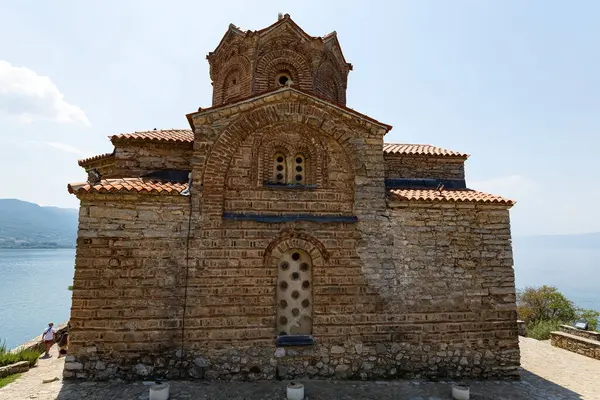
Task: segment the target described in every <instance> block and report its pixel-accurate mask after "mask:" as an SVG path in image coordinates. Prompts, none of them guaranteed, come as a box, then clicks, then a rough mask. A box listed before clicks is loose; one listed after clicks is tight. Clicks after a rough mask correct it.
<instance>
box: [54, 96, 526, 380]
mask: <svg viewBox="0 0 600 400" xmlns="http://www.w3.org/2000/svg"><path fill="white" fill-rule="evenodd" d="M192 118H193V123H194V125H195V142H194V153H193V157H192V159H191V160H192V161H191V162H192V168H193V175H192V177H193V185H192V196H191V197H184V196H167V195H163V196H160V195H144V196H126V195H117V194H109V195H102V196H100V195H93V196H82V197H81V200H82V207H81V213H80V230H79V239H78V249H77V258H76V265H77V267H76V272H75V282H74V291H73V308H72V317H71V322H72V324H73V329H72V333H71V335H72V348H73V351H70V356H69V358H68V359H67V363H66V364H65V376H66V377H78V378H90V379H107V378H110V377H122V378H128V379H129V378H152V377H159V376H166V377H170V378H174V377H192V378H206V379H232V380H236V379H243V380H254V379H272V378H275V377H278V378H286V379H287V378H297V377H333V376H335V377H338V378H353V379H381V378H397V377H407V378H419V377H428V378H441V377H451V378H461V377H481V378H487V377H501V378H512V377H516V376H517V375H518V373H517V368H518V365H519V348H518V337H517V325H516V307H515V291H514V274H513V269H512V253H511V245H510V225H509V216H508V210H506V209H500V208H494V207H491V206H487V207H485V206H475V205H456V204H441V203H428V204H420V203H410V204H406V203H404V204H390V206H391V207H392V209H389V208H386V203H385V185H384V178H385V170H384V162H383V161H384V159H383V153H382V148H383V134H384V133H385V130H384V129H383V128H381V127H378V126H374V125H372V124H370V123H368V122H365V121H364V120H360V119H358V118H355V117H354V116H349V115H347V114H344V113H343V112H342V111H340V110H338V109H335V108H331V107H325V106H323V105H316V103H315V102H314V101H313V100H311V99H310V98H307V97H306V96H303V95H301V94H298V93H295V92H293V91H291V90H288V91H284V92H281V93H277V94H274V95H272V96H269V97H265V98H261V99H259V100H257V101H255V102H249V103H244V104H241V105H235V106H231V107H229V108H221V109H219V110H217V111H216V112H207V113H206V114H202V113H200V114H197V115H194V116H192ZM300 127H301V128H302V130H303V133H302V132H300V131H299V130H298V129H299V128H300ZM284 131H285V132H288V133H290V132H292V133H293V132H297V133H298V134H299V135H300V134H306V135H308V136H309V138H310V140H315V143H318V142H319V140H320V139H323V138H326V139H327V140H332V141H335V142H336V143H337V144H335V146H333V144H332V147H331V148H332V149H334V150H335V152H334V154H330V157H329V156H328V157H329V160H330V161H332V162H331V163H330V164H322V165H335V163H336V162H337V161H335V159H336V158H337V160H344V159H345V160H347V161H346V164H347V169H348V171H347V175H346V177H345V178H344V176H343V175H340V178H342V179H335V181H336V184H339V182H343V185H346V188H347V189H349V191H351V193H352V195H353V201H352V203H351V207H348V208H346V209H338V210H335V213H342V212H343V214H344V215H345V216H348V215H350V216H352V215H353V216H356V217H357V220H358V221H357V222H331V220H329V221H323V220H322V222H314V221H311V222H309V221H307V220H294V219H289V220H284V221H283V222H279V223H273V222H259V221H260V220H232V219H228V218H224V214H223V213H224V212H228V211H231V212H234V211H235V212H237V213H247V214H252V213H256V212H257V210H258V212H259V213H261V214H262V215H263V216H264V215H273V214H275V213H281V211H282V210H281V209H277V205H273V207H270V206H268V204H269V201H273V202H276V201H277V199H264V198H263V199H262V200H260V201H263V202H265V206H264V207H256V206H255V204H247V203H244V196H245V194H244V193H243V191H241V190H240V188H243V187H251V188H254V189H256V188H257V185H259V184H260V182H261V180H260V179H258V177H259V175H253V174H255V173H256V174H258V173H259V171H260V169H258V167H257V168H254V167H251V166H250V165H251V164H245V163H247V162H252V161H253V159H254V157H256V156H257V154H258V153H257V152H256V151H255V150H248V148H249V147H248V146H247V145H248V141H249V140H250V139H249V138H252V137H257V136H260V134H261V133H262V134H264V133H269V132H270V133H271V134H272V136H277V135H275V133H277V132H284ZM283 137H287V136H282V138H283ZM286 140H287V139H286ZM288 141H289V140H288ZM321 143H323V142H321ZM315 147H318V145H317V144H315ZM240 149H244V150H241V151H240ZM252 149H254V147H252ZM309 150H310V149H309ZM311 154H312V153H311ZM342 155H343V157H342ZM320 165H321V164H320ZM338 172H339V171H338ZM336 173H337V172H336ZM314 179H315V182H317V189H318V185H319V181H318V174H317V175H315V176H314ZM332 180H334V179H333V178H332ZM320 184H321V185H326V180H322V181H321V183H320ZM340 189H342V188H340ZM274 190H277V189H274ZM279 190H285V189H279ZM302 190H305V191H309V190H312V189H310V188H306V189H302ZM236 191H237V193H236ZM286 193H289V192H286ZM236 195H237V197H236ZM302 195H306V194H305V193H302ZM281 196H284V195H281ZM285 196H288V197H287V198H286V200H287V201H288V202H289V204H290V211H294V212H298V211H299V210H303V209H304V208H303V207H304V206H305V204H302V201H303V199H302V198H301V197H300V196H298V198H297V199H296V201H294V198H293V197H294V196H295V195H294V194H290V195H285ZM305 200H306V199H304V201H305ZM318 201H320V199H319V198H317V199H313V200H312V202H313V203H315V204H317V203H318ZM235 202H239V203H235ZM190 204H191V208H190V209H191V212H192V214H191V216H190V215H188V214H187V212H188V207H190ZM308 211H309V212H312V213H313V214H315V215H318V214H319V212H315V210H314V209H310V208H309V209H308ZM317 211H318V210H317ZM188 217H189V218H190V220H191V221H192V223H191V231H190V234H191V236H190V238H189V241H188V240H187V221H188ZM186 243H189V248H186ZM296 249H297V250H301V251H302V252H303V254H307V255H308V256H309V257H310V259H311V269H310V271H309V272H307V273H306V274H307V276H308V275H310V276H311V278H310V280H309V282H308V283H309V286H308V287H310V289H311V293H312V308H311V309H312V335H313V337H314V339H315V344H313V345H311V346H307V347H289V346H287V347H285V348H281V347H280V348H278V347H277V346H276V344H275V339H276V337H277V335H278V333H279V331H278V329H277V326H278V323H279V322H278V321H279V318H277V315H278V307H283V306H282V305H281V303H279V302H278V299H277V287H278V280H277V279H278V271H279V269H280V268H282V266H281V264H280V263H279V260H281V259H282V256H283V255H285V254H289V253H290V252H293V251H294V250H296ZM188 252H189V253H188ZM186 253H188V256H189V258H188V261H189V262H186ZM186 283H187V285H186ZM184 304H186V305H187V307H186V312H185V315H183V314H182V310H183V306H184ZM184 317H185V319H184ZM182 335H183V349H182V348H181V345H182V343H181V342H180V340H181V338H182Z"/></svg>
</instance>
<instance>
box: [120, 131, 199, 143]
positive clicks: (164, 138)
mask: <svg viewBox="0 0 600 400" xmlns="http://www.w3.org/2000/svg"><path fill="white" fill-rule="evenodd" d="M109 138H110V140H111V141H113V140H151V141H159V142H186V143H192V142H193V141H194V132H192V130H191V129H157V130H152V131H136V132H134V133H122V134H118V135H112V136H109Z"/></svg>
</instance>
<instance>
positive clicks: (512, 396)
mask: <svg viewBox="0 0 600 400" xmlns="http://www.w3.org/2000/svg"><path fill="white" fill-rule="evenodd" d="M521 376H522V380H521V381H470V382H468V383H469V385H470V387H471V399H472V400H538V399H539V400H563V399H565V400H572V399H573V400H576V399H582V397H581V396H580V395H578V394H577V393H575V392H573V391H571V390H569V389H566V388H564V387H562V386H559V385H557V384H555V383H553V382H550V381H548V380H546V379H544V378H542V377H540V376H538V375H535V374H533V373H531V372H529V371H527V370H521ZM299 381H300V382H303V383H304V384H305V396H306V397H307V398H308V399H310V400H331V399H340V400H367V399H368V400H387V399H413V400H440V399H451V398H452V396H451V382H426V381H385V382H357V381H326V380H299ZM169 385H170V392H171V396H170V399H171V400H178V399H193V400H221V399H223V400H281V399H285V398H286V396H285V390H286V385H287V382H279V381H273V382H271V381H261V382H204V381H170V382H169ZM148 394H149V386H146V385H144V384H143V383H142V382H132V383H123V382H76V381H64V382H63V386H62V389H61V391H60V393H59V395H58V397H57V400H80V399H84V400H106V399H148Z"/></svg>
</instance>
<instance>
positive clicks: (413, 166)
mask: <svg viewBox="0 0 600 400" xmlns="http://www.w3.org/2000/svg"><path fill="white" fill-rule="evenodd" d="M383 158H384V160H385V177H386V179H388V178H433V179H465V166H464V160H463V159H461V158H448V157H427V156H406V155H399V154H384V156H383Z"/></svg>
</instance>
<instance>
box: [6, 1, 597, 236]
mask: <svg viewBox="0 0 600 400" xmlns="http://www.w3.org/2000/svg"><path fill="white" fill-rule="evenodd" d="M279 12H281V13H289V14H290V15H291V17H292V19H294V21H295V22H297V23H298V24H299V25H300V26H301V27H302V28H303V29H304V30H305V31H306V32H308V33H309V34H311V35H313V36H322V35H325V34H326V33H329V32H331V31H333V30H335V31H336V32H337V33H338V39H339V40H340V43H341V46H342V49H343V51H344V54H345V57H346V59H347V60H348V61H349V62H351V63H352V64H353V66H354V70H353V71H351V72H350V76H349V81H348V95H347V98H348V106H350V107H352V108H354V109H355V110H357V111H360V112H362V113H365V114H367V115H370V116H372V117H373V118H376V119H378V120H379V121H382V122H384V123H388V124H391V125H393V127H394V128H393V129H392V131H391V132H390V133H388V134H387V136H386V138H385V140H386V141H387V142H400V143H425V144H433V145H436V146H441V147H445V148H449V149H452V150H457V151H461V152H466V153H469V154H470V155H471V157H470V158H469V160H468V161H467V163H466V173H467V185H468V186H469V187H470V188H473V189H477V190H482V191H486V192H491V193H494V194H498V195H502V196H504V197H509V198H511V199H514V200H516V201H517V204H516V205H515V206H514V207H513V209H512V210H511V217H512V230H513V234H515V235H529V234H571V233H585V232H599V231H600V207H598V204H600V186H599V185H596V183H597V182H598V176H597V175H598V173H599V172H600V168H599V161H598V158H597V154H596V153H597V152H598V149H599V148H600V136H599V135H598V132H599V131H600V118H599V113H598V111H599V110H600V73H599V72H598V71H600V51H598V49H599V48H600V25H599V24H598V23H597V21H598V17H599V16H600V2H597V1H593V0H590V1H584V0H580V1H577V2H564V1H554V0H529V1H526V2H523V1H518V0H486V1H483V0H478V1H475V0H453V1H443V0H437V1H429V0H411V1H374V0H371V1H369V2H367V1H348V0H345V1H333V0H327V1H323V0H314V1H313V0H305V1H301V2H299V1H287V0H286V1H282V0H279V1H258V0H255V1H251V2H250V1H223V2H204V1H197V0H196V1H184V0H169V1H168V2H167V1H152V0H144V1H141V0H104V1H102V2H91V1H81V0H79V1H77V0H72V1H67V0H55V1H52V2H40V1H35V0H0V15H1V16H2V22H3V23H2V24H0V180H1V181H2V185H1V186H0V198H18V199H22V200H26V201H32V202H35V203H38V204H41V205H53V206H60V207H77V206H78V200H77V199H76V198H75V196H72V195H69V194H68V193H67V189H66V186H67V183H69V182H80V181H84V180H85V173H84V171H83V169H81V168H80V167H79V166H78V165H77V160H78V159H80V158H85V157H88V156H91V155H95V154H101V153H105V152H110V151H112V145H111V143H110V141H109V140H108V138H107V136H108V135H112V134H116V133H127V132H133V131H136V130H149V129H153V128H159V129H160V128H163V129H166V128H188V127H189V126H188V124H187V121H186V119H185V114H186V113H189V112H192V111H195V110H197V109H198V107H200V106H201V107H207V106H210V105H211V91H212V87H211V84H210V79H209V75H208V63H207V61H206V54H207V53H208V52H209V51H212V50H214V49H215V47H216V46H217V44H218V43H219V41H220V39H221V37H222V36H223V35H224V34H225V32H226V31H227V28H228V25H229V24H230V23H233V24H235V25H236V26H238V27H240V28H241V29H243V30H247V29H250V30H258V29H261V28H264V27H266V26H268V25H270V24H272V23H274V22H275V21H276V20H277V14H278V13H279Z"/></svg>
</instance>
